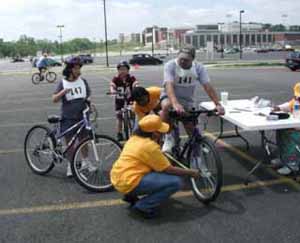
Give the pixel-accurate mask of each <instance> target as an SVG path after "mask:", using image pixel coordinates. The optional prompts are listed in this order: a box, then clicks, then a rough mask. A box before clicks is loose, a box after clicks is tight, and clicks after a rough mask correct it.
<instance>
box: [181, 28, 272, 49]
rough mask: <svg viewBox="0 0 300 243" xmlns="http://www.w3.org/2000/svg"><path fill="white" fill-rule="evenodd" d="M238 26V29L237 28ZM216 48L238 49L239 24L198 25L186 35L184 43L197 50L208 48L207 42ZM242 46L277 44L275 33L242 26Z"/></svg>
mask: <svg viewBox="0 0 300 243" xmlns="http://www.w3.org/2000/svg"><path fill="white" fill-rule="evenodd" d="M237 26H238V27H237ZM211 41H212V42H213V43H214V46H216V47H224V48H226V47H238V46H239V45H240V28H239V23H237V22H234V23H231V24H224V23H220V24H218V25H197V26H196V28H195V29H194V30H192V31H188V32H186V33H185V34H184V43H185V44H190V45H193V46H194V47H195V48H197V49H198V48H203V47H206V45H207V42H211ZM241 42H242V46H243V47H245V46H268V45H270V44H273V43H274V42H275V33H274V32H268V31H267V30H263V29H262V25H260V24H255V23H248V24H244V23H243V24H242V35H241Z"/></svg>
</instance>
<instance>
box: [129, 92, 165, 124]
mask: <svg viewBox="0 0 300 243" xmlns="http://www.w3.org/2000/svg"><path fill="white" fill-rule="evenodd" d="M146 90H147V91H148V92H149V102H148V104H147V105H145V106H140V105H138V104H137V103H136V102H134V103H133V111H134V112H135V113H136V114H137V117H138V120H141V119H142V118H143V117H144V116H145V115H147V114H148V113H149V112H151V111H152V110H153V109H154V108H155V107H156V106H157V105H158V104H159V99H160V92H161V88H159V87H149V88H146Z"/></svg>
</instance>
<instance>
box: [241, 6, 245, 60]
mask: <svg viewBox="0 0 300 243" xmlns="http://www.w3.org/2000/svg"><path fill="white" fill-rule="evenodd" d="M242 13H245V11H244V10H240V59H242V58H243V49H242Z"/></svg>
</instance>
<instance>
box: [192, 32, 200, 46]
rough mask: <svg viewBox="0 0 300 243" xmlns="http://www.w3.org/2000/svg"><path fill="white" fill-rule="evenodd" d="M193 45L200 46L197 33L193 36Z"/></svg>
mask: <svg viewBox="0 0 300 243" xmlns="http://www.w3.org/2000/svg"><path fill="white" fill-rule="evenodd" d="M192 45H193V47H195V48H199V46H198V36H197V35H194V36H193V43H192Z"/></svg>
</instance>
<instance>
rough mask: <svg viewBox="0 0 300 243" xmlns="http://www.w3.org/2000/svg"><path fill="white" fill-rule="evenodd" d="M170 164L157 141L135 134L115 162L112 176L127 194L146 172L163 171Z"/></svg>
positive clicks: (118, 186)
mask: <svg viewBox="0 0 300 243" xmlns="http://www.w3.org/2000/svg"><path fill="white" fill-rule="evenodd" d="M169 166H170V162H169V161H168V159H167V158H166V157H165V156H164V154H163V153H162V152H161V150H160V147H159V145H158V144H157V143H156V142H154V141H153V140H151V139H150V138H143V137H140V136H136V135H133V136H131V137H130V139H129V140H128V141H127V143H126V144H125V146H124V148H123V150H122V153H121V155H120V157H119V158H118V160H117V161H116V162H115V163H114V165H113V168H112V170H111V172H110V178H111V182H112V184H113V185H114V187H115V188H116V190H117V191H119V192H121V193H124V194H126V193H128V192H131V191H132V190H133V189H134V188H135V187H137V186H138V184H139V183H140V181H141V179H142V177H143V176H144V175H145V174H148V173H149V172H151V171H157V172H161V171H163V170H165V169H166V168H168V167H169Z"/></svg>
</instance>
